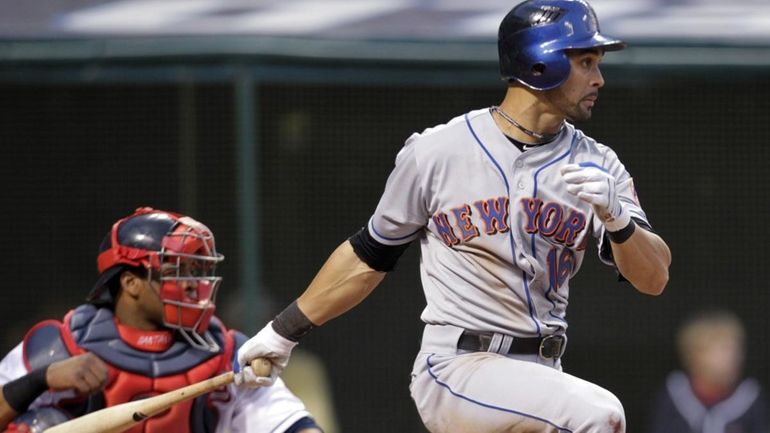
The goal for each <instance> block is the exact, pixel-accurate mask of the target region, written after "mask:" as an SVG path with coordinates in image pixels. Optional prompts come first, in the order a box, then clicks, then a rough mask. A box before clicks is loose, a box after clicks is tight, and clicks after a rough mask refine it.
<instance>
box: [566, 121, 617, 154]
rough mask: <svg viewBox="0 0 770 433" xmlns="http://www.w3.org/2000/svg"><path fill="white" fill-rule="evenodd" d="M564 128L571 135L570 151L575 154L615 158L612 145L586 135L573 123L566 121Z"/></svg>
mask: <svg viewBox="0 0 770 433" xmlns="http://www.w3.org/2000/svg"><path fill="white" fill-rule="evenodd" d="M566 128H567V130H568V132H569V134H570V135H571V137H572V140H571V142H572V144H571V146H572V151H573V152H574V153H575V154H584V155H594V156H600V157H601V158H602V159H605V160H606V159H608V158H610V159H617V158H618V156H617V153H615V151H614V150H613V149H612V147H610V146H608V145H606V144H604V143H602V142H599V141H598V140H596V139H595V138H593V137H591V136H589V135H587V134H586V133H585V132H583V131H582V130H581V129H579V128H577V127H575V125H573V124H571V123H569V122H567V123H566Z"/></svg>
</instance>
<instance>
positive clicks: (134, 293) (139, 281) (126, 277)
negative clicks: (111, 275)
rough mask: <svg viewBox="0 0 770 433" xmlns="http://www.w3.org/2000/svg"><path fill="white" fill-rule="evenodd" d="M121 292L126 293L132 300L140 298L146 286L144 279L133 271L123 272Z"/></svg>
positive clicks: (121, 274) (121, 275)
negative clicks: (143, 287) (144, 285)
mask: <svg viewBox="0 0 770 433" xmlns="http://www.w3.org/2000/svg"><path fill="white" fill-rule="evenodd" d="M119 278H120V292H122V293H125V294H126V295H128V296H131V297H132V298H136V297H138V296H139V293H140V291H141V289H142V286H143V284H144V278H142V277H141V276H140V275H137V274H135V273H134V272H131V271H123V272H121V273H120V277H119Z"/></svg>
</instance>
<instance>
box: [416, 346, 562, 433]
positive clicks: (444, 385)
mask: <svg viewBox="0 0 770 433" xmlns="http://www.w3.org/2000/svg"><path fill="white" fill-rule="evenodd" d="M434 355H435V353H434V354H431V355H430V356H428V358H427V359H426V361H425V362H426V364H428V374H430V376H431V377H432V378H433V381H434V382H436V383H437V384H438V385H439V386H442V387H444V388H445V389H446V390H447V391H449V393H450V394H452V395H453V396H455V397H458V398H460V399H462V400H465V401H467V402H469V403H473V404H476V405H479V406H481V407H485V408H487V409H494V410H499V411H501V412H506V413H512V414H515V415H519V416H523V417H525V418H530V419H534V420H538V421H540V422H542V423H545V424H548V425H550V426H552V427H554V428H556V429H557V430H559V431H560V432H566V433H573V431H572V430H570V429H568V428H566V427H561V426H558V425H556V424H554V423H553V422H552V421H548V420H547V419H545V418H540V417H539V416H535V415H531V414H528V413H524V412H520V411H517V410H514V409H508V408H505V407H500V406H495V405H493V404H489V403H484V402H481V401H478V400H474V399H472V398H470V397H468V396H466V395H462V394H460V393H459V392H457V391H455V390H453V389H452V387H450V386H449V384H447V383H445V382H442V381H440V380H439V378H438V376H436V374H435V373H433V370H431V368H432V367H433V365H431V363H430V359H431V358H432V357H433V356H434Z"/></svg>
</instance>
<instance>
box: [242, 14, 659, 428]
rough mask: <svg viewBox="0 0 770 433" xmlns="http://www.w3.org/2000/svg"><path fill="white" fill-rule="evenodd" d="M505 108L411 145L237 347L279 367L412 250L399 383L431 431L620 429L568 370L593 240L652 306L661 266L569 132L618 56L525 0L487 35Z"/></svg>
mask: <svg viewBox="0 0 770 433" xmlns="http://www.w3.org/2000/svg"><path fill="white" fill-rule="evenodd" d="M498 44H499V54H500V70H501V72H502V77H503V78H504V79H505V80H506V81H507V82H508V83H509V85H508V88H507V92H506V94H505V98H504V99H503V101H502V102H501V103H500V104H499V105H495V106H491V107H484V108H481V109H478V110H474V111H470V112H468V113H466V114H464V115H461V116H458V117H456V118H454V119H452V120H450V121H449V122H447V123H446V124H443V125H439V126H436V127H433V128H429V129H427V130H425V131H423V132H422V133H419V134H414V135H412V136H411V137H409V139H408V140H407V141H406V144H405V145H404V147H403V149H402V150H401V151H400V152H399V154H398V156H397V157H396V163H395V168H394V169H393V171H392V172H391V174H390V177H389V178H388V181H387V184H386V185H385V190H384V192H383V194H382V197H381V199H380V202H379V204H378V206H377V208H376V210H375V211H374V214H373V215H372V216H371V218H370V219H369V221H368V224H367V225H366V226H365V227H364V228H363V229H361V231H359V232H358V233H356V234H355V235H353V236H352V237H350V238H349V239H348V240H347V241H345V242H343V243H342V244H341V245H340V246H339V247H338V248H337V249H336V250H335V251H334V252H333V253H332V255H331V257H330V258H329V259H328V260H327V262H326V263H325V264H324V265H323V267H322V268H321V270H320V271H319V273H318V274H317V276H316V277H315V278H314V279H313V281H312V282H311V283H310V285H309V287H308V288H307V290H306V291H305V292H304V293H303V294H302V295H301V296H300V297H299V298H298V299H297V300H296V301H295V302H293V303H292V304H291V305H290V306H289V307H287V308H286V309H285V310H284V311H283V312H281V313H280V314H279V315H278V316H276V317H275V318H274V320H272V321H271V322H270V323H268V324H267V326H265V327H264V328H263V329H262V330H261V331H259V333H257V334H256V336H254V337H253V338H251V339H250V340H249V341H247V342H246V343H245V344H244V345H243V346H242V347H241V348H240V349H239V351H238V360H239V362H240V364H241V365H242V366H243V365H246V362H247V361H250V360H251V359H254V358H257V357H268V358H271V359H272V362H273V363H274V369H273V375H272V376H271V377H270V378H257V377H256V376H255V375H254V374H253V372H250V371H249V370H247V371H246V374H245V375H244V376H243V380H242V382H243V383H245V384H246V385H247V386H248V385H259V384H269V383H270V382H271V380H275V377H276V376H275V375H276V374H277V373H278V371H280V369H281V368H283V367H284V366H285V365H286V363H287V362H288V359H289V356H290V353H291V350H292V348H293V347H294V346H295V345H296V344H297V342H298V341H299V339H300V338H301V337H303V336H304V335H305V334H306V333H307V332H308V331H310V330H311V329H312V328H313V327H315V326H320V325H322V324H324V323H326V322H327V321H328V320H330V319H332V318H334V317H337V316H339V315H340V314H342V313H344V312H345V311H347V310H349V309H350V308H353V307H354V306H355V305H357V304H358V303H359V302H361V301H362V300H363V299H364V298H365V297H366V296H367V295H369V294H370V293H371V292H372V290H373V289H374V288H375V287H376V286H377V285H378V284H379V283H380V281H381V280H382V279H383V278H384V276H385V274H386V273H387V272H388V271H390V270H391V269H393V266H394V264H395V263H396V261H397V259H398V257H399V256H400V255H401V253H402V252H403V251H404V250H405V249H406V248H407V246H408V245H409V244H410V243H412V242H415V241H416V242H418V243H419V245H420V249H421V263H420V275H421V279H422V286H423V289H424V292H425V299H426V301H427V306H426V307H425V310H424V311H423V313H422V317H421V318H422V320H423V321H424V322H425V329H424V333H423V339H422V346H421V348H420V351H419V353H418V355H417V357H416V360H415V363H414V369H413V372H412V381H411V385H410V389H411V394H412V398H413V399H414V401H415V404H416V406H417V410H418V412H419V414H420V416H421V417H422V420H423V422H424V423H425V426H426V427H427V428H428V429H429V430H430V431H431V432H434V433H439V432H441V433H444V432H447V433H449V432H451V433H458V432H469V433H470V432H472V433H479V432H590V433H617V432H624V431H625V417H624V412H623V407H622V405H621V403H620V402H619V401H618V399H617V398H616V397H615V396H614V395H613V394H611V393H610V392H609V391H607V390H605V389H603V388H601V387H599V386H597V385H594V384H592V383H589V382H587V381H585V380H581V379H579V378H577V377H574V376H571V375H569V374H567V373H565V372H563V371H562V368H561V363H560V358H561V356H562V355H563V353H564V350H565V347H566V345H567V334H566V330H567V321H566V308H567V303H568V300H569V282H570V279H571V278H572V277H573V276H574V275H575V274H576V273H577V271H578V269H579V268H580V265H581V263H582V261H583V256H584V253H585V250H586V246H587V242H588V239H589V238H591V237H593V238H595V239H597V241H598V249H599V256H600V258H601V260H602V261H603V262H605V263H607V264H608V265H610V266H614V267H615V268H616V269H617V271H618V272H619V273H620V274H621V275H622V276H623V277H624V278H625V279H626V280H628V281H629V282H630V283H631V284H632V285H633V286H634V287H635V288H636V289H637V290H638V291H639V292H642V293H644V294H649V295H658V294H660V293H661V292H662V291H663V289H664V287H665V285H666V284H667V282H668V267H669V264H670V261H671V255H670V252H669V249H668V247H667V246H666V244H665V243H664V241H663V240H662V239H661V238H660V237H659V236H658V235H657V234H655V233H654V232H653V231H652V229H651V226H650V223H649V221H648V219H647V216H646V214H645V213H644V211H643V210H642V207H641V205H640V204H639V201H638V200H637V197H636V193H635V191H634V186H633V182H632V180H631V176H630V175H629V173H628V172H627V171H626V169H625V168H624V166H623V164H622V163H621V162H620V160H619V159H618V156H617V155H616V154H615V152H614V151H612V149H610V148H609V147H607V146H605V145H602V144H600V143H598V142H596V141H595V140H594V139H592V138H590V137H588V136H586V135H585V134H584V133H583V132H581V131H580V130H578V129H576V128H575V126H573V124H572V123H571V122H573V121H585V120H588V119H589V118H590V117H591V112H592V110H593V108H594V106H595V105H596V103H597V99H598V96H599V90H600V89H601V88H602V86H603V85H604V79H603V77H602V75H601V73H600V70H599V63H600V62H601V60H602V57H603V55H604V54H605V52H607V51H613V50H619V49H622V48H623V47H624V43H623V42H621V41H620V40H617V39H614V38H611V37H608V36H606V35H603V34H601V33H600V32H599V25H598V22H597V18H596V15H595V13H594V11H593V10H592V9H591V7H590V6H589V5H588V4H587V3H586V2H585V1H582V0H529V1H525V2H523V3H521V4H519V5H517V6H515V7H514V8H513V9H512V10H511V11H510V12H509V13H508V14H507V16H505V18H504V19H503V20H502V23H501V25H500V31H499V39H498Z"/></svg>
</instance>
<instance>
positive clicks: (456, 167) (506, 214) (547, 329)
mask: <svg viewBox="0 0 770 433" xmlns="http://www.w3.org/2000/svg"><path fill="white" fill-rule="evenodd" d="M581 162H592V163H594V164H597V165H599V166H601V167H602V168H604V169H605V170H607V171H608V172H609V173H610V174H612V175H613V176H614V177H615V178H616V179H617V185H618V195H619V197H620V200H621V203H622V204H623V206H624V209H626V210H628V211H629V212H630V213H631V215H632V216H633V217H634V218H635V219H639V220H641V221H644V222H645V223H647V218H646V216H645V214H644V212H643V210H642V208H641V206H640V205H639V202H638V200H637V199H636V193H635V191H634V187H633V182H632V179H631V176H630V175H629V174H628V173H627V172H626V170H625V167H624V166H623V164H622V163H621V162H620V161H619V160H618V157H617V155H616V154H615V152H613V151H612V149H610V148H609V147H607V146H604V145H602V144H599V143H597V142H596V141H595V140H593V139H591V138H590V137H587V136H585V135H584V134H583V133H582V132H581V131H580V130H578V129H576V128H575V127H574V126H573V125H571V124H566V125H565V128H564V129H563V130H562V132H561V133H560V135H559V136H558V137H557V138H556V139H555V140H553V141H552V142H550V143H547V144H544V145H541V146H538V147H534V148H532V149H530V150H526V151H524V152H522V151H520V150H519V149H518V148H517V147H516V146H514V145H513V144H512V143H511V142H510V141H509V140H508V138H507V137H506V136H505V135H503V133H502V132H501V131H500V129H499V128H498V127H497V125H496V124H495V122H494V119H493V118H492V115H491V113H490V110H489V109H488V108H485V109H481V110H476V111H472V112H470V113H467V114H465V115H463V116H460V117H457V118H455V119H452V120H451V121H450V122H449V123H447V124H445V125H440V126H437V127H434V128H430V129H427V130H426V131H424V132H423V133H421V134H414V135H412V136H411V137H410V138H409V139H408V140H407V141H406V144H405V146H404V147H403V149H402V150H401V151H400V152H399V154H398V156H397V158H396V166H395V168H394V169H393V171H392V173H391V174H390V177H389V178H388V182H387V184H386V186H385V191H384V193H383V195H382V197H381V199H380V202H379V204H378V206H377V209H376V210H375V212H374V214H373V216H372V217H371V219H370V220H369V223H368V224H369V225H368V228H369V231H370V232H371V234H372V236H373V237H374V238H375V239H377V240H378V241H379V242H381V243H383V244H387V245H399V244H403V243H406V242H410V241H412V240H415V239H419V240H420V247H421V263H420V274H421V279H422V285H423V289H424V291H425V297H426V301H427V306H426V308H425V310H424V311H423V313H422V320H423V321H424V322H426V323H429V324H437V325H454V326H458V327H461V328H465V329H470V330H477V331H487V332H489V331H491V332H499V333H504V334H509V335H514V336H520V337H530V336H543V335H549V334H554V333H563V332H564V331H565V330H566V328H567V322H566V320H565V314H566V308H567V303H568V300H569V281H570V278H572V277H573V276H574V275H575V274H576V273H577V270H578V269H579V268H580V265H581V262H582V260H583V255H584V253H585V248H586V243H587V240H588V237H589V236H593V237H595V238H597V239H598V245H599V248H600V251H601V244H602V242H603V234H604V228H603V225H602V224H601V223H600V221H599V220H598V219H597V217H596V216H595V215H594V212H593V210H592V207H591V205H589V204H588V203H586V202H584V201H582V200H580V199H579V198H577V197H576V196H574V195H572V194H570V193H569V192H567V190H566V188H565V183H564V181H563V180H562V178H561V175H560V172H559V169H560V167H561V166H563V165H564V164H568V163H581ZM602 259H603V261H605V263H607V264H609V265H613V263H612V261H611V259H609V258H607V257H603V258H602Z"/></svg>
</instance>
